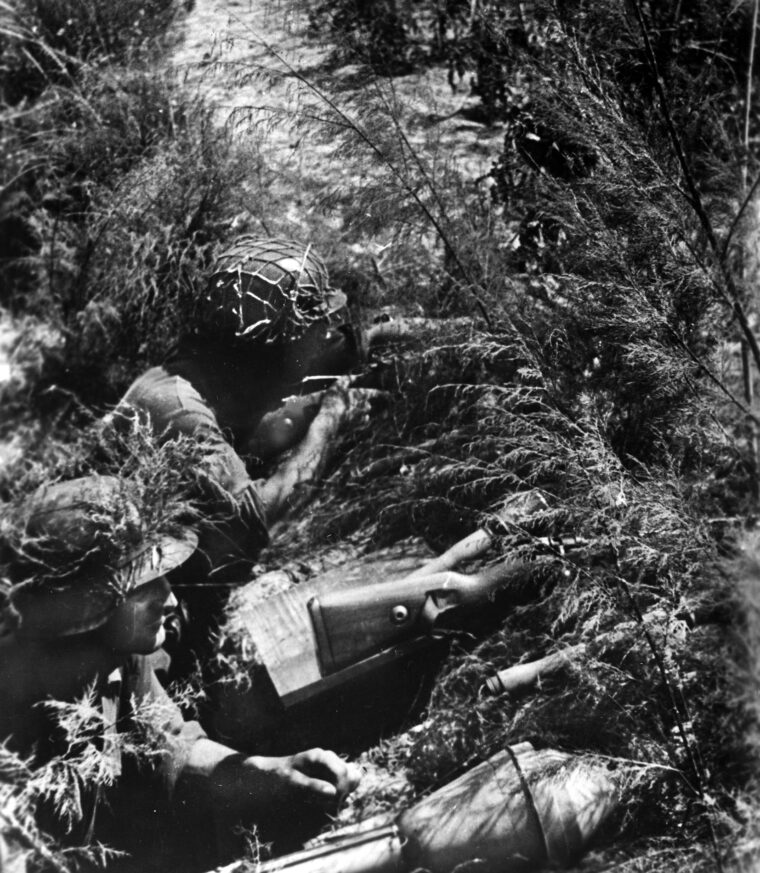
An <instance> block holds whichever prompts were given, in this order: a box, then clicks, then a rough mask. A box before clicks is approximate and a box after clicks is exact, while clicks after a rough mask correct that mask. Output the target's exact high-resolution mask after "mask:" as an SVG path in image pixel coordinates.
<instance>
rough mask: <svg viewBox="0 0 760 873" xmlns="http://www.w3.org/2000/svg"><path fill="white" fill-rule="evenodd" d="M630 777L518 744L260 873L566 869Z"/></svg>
mask: <svg viewBox="0 0 760 873" xmlns="http://www.w3.org/2000/svg"><path fill="white" fill-rule="evenodd" d="M629 776H630V771H629V769H627V768H624V767H622V766H620V765H616V766H615V765H613V766H611V765H610V763H609V762H608V761H606V760H602V759H597V758H579V757H578V756H574V755H568V754H565V753H563V752H557V751H553V750H549V749H544V750H542V751H535V750H534V749H533V747H532V746H531V744H530V743H520V744H519V745H516V746H511V747H508V748H506V749H505V750H504V751H502V752H499V753H498V754H496V755H494V756H493V757H492V758H489V759H488V760H487V761H484V762H483V763H482V764H479V765H478V766H476V767H474V768H473V769H472V770H469V771H468V772H466V773H465V774H464V775H462V776H460V777H459V778H458V779H455V780H454V781H453V782H450V783H449V784H448V785H445V786H444V787H443V788H440V789H438V790H437V791H435V792H434V793H433V794H431V795H429V796H428V797H426V798H424V799H423V800H421V801H419V802H418V803H417V804H416V805H414V806H412V807H411V808H410V809H408V810H406V811H405V812H403V813H402V814H401V815H400V816H398V817H396V818H395V819H391V820H390V821H388V822H385V823H383V824H378V825H377V826H375V827H372V826H368V824H369V823H363V824H362V825H359V826H358V827H355V828H348V829H345V830H343V831H337V832H335V833H333V834H330V835H328V836H327V837H326V838H322V841H321V842H320V843H318V844H316V845H314V844H312V846H311V847H310V848H307V849H305V850H303V851H300V852H296V853H294V854H291V855H285V856H283V857H280V858H276V859H274V860H272V861H266V862H264V863H262V864H260V865H259V866H258V868H257V873H276V871H282V873H409V871H413V870H420V869H424V870H427V871H429V873H451V871H453V870H454V869H456V868H458V867H459V865H462V864H465V865H467V867H466V869H470V867H469V865H468V862H474V866H473V868H472V869H477V870H478V871H479V873H527V871H531V870H539V869H541V868H543V867H545V866H552V867H556V866H566V865H568V864H570V863H573V862H575V861H577V859H578V858H579V857H580V856H581V854H582V853H583V852H584V851H585V850H586V848H587V847H588V846H589V845H590V844H591V843H592V842H593V840H594V838H595V837H596V836H597V835H598V833H599V831H600V829H601V827H602V825H604V824H605V823H606V822H608V821H609V820H610V817H611V816H612V814H613V813H614V812H615V810H616V809H617V808H618V807H619V796H620V793H621V791H622V790H624V788H625V784H624V783H625V781H626V778H627V777H629ZM237 866H238V865H237V864H233V865H230V866H228V867H226V868H224V869H223V871H221V873H236V868H237ZM461 869H465V868H464V867H462V868H461Z"/></svg>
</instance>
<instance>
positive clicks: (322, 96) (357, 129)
mask: <svg viewBox="0 0 760 873" xmlns="http://www.w3.org/2000/svg"><path fill="white" fill-rule="evenodd" d="M246 29H247V30H248V32H249V33H251V34H252V35H253V37H254V38H255V39H256V40H257V41H258V42H259V44H260V45H261V46H263V47H264V48H265V49H266V50H267V51H268V52H269V53H270V54H271V55H272V57H273V58H275V59H276V60H277V61H279V62H280V63H281V64H283V66H285V68H286V69H287V70H288V72H289V73H290V74H291V75H292V76H293V77H294V78H295V79H297V80H298V81H299V82H301V84H302V85H305V86H306V88H308V89H309V90H310V91H311V92H312V93H313V94H314V95H315V96H316V97H317V98H318V99H319V100H321V101H322V102H323V103H324V104H325V105H327V106H329V107H330V109H331V110H332V111H333V112H334V113H335V115H336V116H337V117H338V118H339V119H340V120H341V121H343V123H344V124H346V125H348V127H349V128H350V129H351V130H352V131H353V132H354V133H355V134H356V135H357V136H358V137H359V139H360V140H361V141H362V142H363V143H364V144H365V145H367V146H368V147H369V148H370V149H371V150H372V152H374V154H375V155H376V156H377V157H378V158H379V160H380V161H381V163H382V164H384V165H385V166H386V167H387V168H388V170H390V172H391V174H392V175H393V176H394V178H396V179H397V180H398V182H399V183H400V184H401V187H402V188H403V190H404V191H405V192H406V193H407V194H408V195H409V196H410V197H412V199H413V200H414V201H415V203H416V204H417V206H418V207H419V208H420V210H421V211H422V213H423V214H424V215H425V217H426V218H427V219H428V221H429V222H430V223H431V224H432V226H433V227H434V228H435V231H436V233H437V234H438V236H439V237H440V239H441V241H442V242H443V244H444V245H445V246H446V249H447V251H448V252H449V254H450V255H451V257H452V258H453V259H454V261H455V262H456V265H457V267H458V268H459V270H460V272H461V273H462V276H463V277H464V278H465V279H466V280H467V283H468V286H469V292H470V294H471V295H472V296H473V298H474V299H475V303H476V305H477V307H478V309H479V310H480V314H481V315H482V316H483V318H484V320H485V322H486V324H487V325H488V327H489V329H492V328H493V324H492V322H491V319H490V317H489V314H488V310H487V309H486V306H485V304H484V303H483V301H482V300H481V299H480V297H479V296H478V295H477V294H476V293H475V291H474V290H473V287H474V283H473V282H472V280H471V279H470V276H469V274H468V271H467V269H466V268H465V266H464V264H463V263H462V261H461V259H460V258H459V255H458V253H457V251H456V249H455V247H454V245H453V244H452V242H451V241H450V239H449V237H448V234H447V232H446V231H445V230H444V228H443V226H442V225H441V223H440V221H439V220H438V219H437V218H436V216H435V215H433V213H432V212H431V211H430V209H429V208H428V206H427V205H426V204H425V202H424V201H423V200H422V198H421V197H420V195H419V194H418V193H417V191H415V190H414V187H413V186H412V185H410V183H409V181H408V180H407V179H406V178H405V177H404V174H403V173H402V172H401V171H400V170H399V168H398V167H397V166H396V164H395V163H394V162H393V160H392V159H391V158H390V157H389V156H388V155H387V154H386V153H385V152H384V151H383V150H382V149H381V148H380V147H379V146H378V145H377V143H376V142H375V141H374V140H373V139H372V137H370V136H369V134H368V133H367V132H366V131H365V130H364V129H363V128H362V127H361V126H360V125H359V124H358V123H357V122H356V121H355V120H354V119H353V118H351V116H350V115H348V114H347V113H346V112H345V111H344V110H343V109H341V108H340V106H338V104H337V103H336V102H335V101H334V100H333V99H332V98H331V97H330V96H329V95H327V94H326V93H325V92H324V91H323V90H322V89H321V88H319V87H318V86H317V85H315V84H314V83H313V82H312V81H311V80H310V79H308V78H307V77H306V76H304V75H303V74H302V73H301V72H299V71H298V70H297V69H296V68H295V67H294V66H293V65H292V64H291V63H290V62H289V61H287V60H286V59H285V58H284V57H283V56H282V55H281V54H280V53H279V52H278V51H277V49H275V48H274V47H273V46H272V45H271V44H270V43H269V42H267V41H266V40H265V39H264V38H263V37H261V36H259V34H257V33H256V31H254V30H253V29H252V28H250V27H247V28H246Z"/></svg>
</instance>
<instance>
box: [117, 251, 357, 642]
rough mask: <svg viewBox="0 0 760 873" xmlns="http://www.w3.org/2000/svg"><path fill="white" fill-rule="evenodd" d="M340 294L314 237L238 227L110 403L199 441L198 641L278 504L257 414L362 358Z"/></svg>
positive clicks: (166, 431) (190, 598) (193, 594)
mask: <svg viewBox="0 0 760 873" xmlns="http://www.w3.org/2000/svg"><path fill="white" fill-rule="evenodd" d="M344 304H345V296H344V295H343V294H342V293H341V292H338V291H336V290H334V289H332V288H331V287H330V284H329V279H328V274H327V270H326V268H325V265H324V263H323V261H322V259H321V258H320V257H319V256H318V255H317V254H316V252H315V251H314V250H313V249H312V248H311V246H303V245H300V244H299V243H295V242H292V241H290V240H282V239H273V238H258V237H255V236H242V237H240V238H239V239H238V240H236V242H235V243H234V244H233V245H232V246H231V247H230V248H229V249H228V250H227V251H226V252H224V253H223V254H222V255H221V257H220V258H219V260H218V262H217V264H216V266H215V269H214V272H213V274H212V276H211V278H210V279H209V282H208V285H207V288H206V290H205V293H204V295H203V298H202V301H201V306H200V314H199V317H198V319H197V325H196V327H195V329H194V330H192V331H191V332H189V333H188V334H187V335H186V336H184V337H182V338H180V341H179V344H178V347H177V349H176V350H175V352H174V353H173V354H172V355H171V356H170V357H169V359H168V361H167V362H166V363H165V364H164V365H163V366H160V367H153V368H152V369H150V370H148V371H147V372H146V373H144V374H143V375H142V376H141V377H139V378H138V379H137V380H136V381H135V382H134V383H133V384H132V386H131V387H130V388H129V389H128V391H127V393H126V394H125V396H124V397H123V398H122V400H121V401H120V403H119V404H118V406H117V408H116V410H115V412H114V413H113V414H112V418H113V420H114V421H116V422H122V423H123V422H124V421H125V420H128V419H129V418H130V416H133V415H137V416H138V417H140V418H141V419H143V420H144V421H147V422H149V424H150V426H151V427H152V429H153V431H154V432H155V433H156V434H157V435H159V436H160V437H162V438H171V437H177V436H180V435H189V436H192V437H193V438H194V439H196V440H199V441H200V442H201V443H202V444H203V446H204V451H205V458H204V466H203V469H202V470H200V471H199V473H200V476H201V478H202V480H203V481H202V485H201V487H202V491H203V495H202V496H203V501H204V505H205V506H206V508H207V511H208V515H209V516H211V515H214V516H215V517H216V520H215V521H213V522H212V521H208V522H207V523H206V524H205V525H203V526H201V528H200V532H199V533H200V543H199V548H198V551H197V552H196V555H195V557H194V558H193V560H192V561H191V566H192V572H190V573H188V574H186V575H187V578H185V579H183V580H182V582H183V583H185V584H188V583H189V584H190V585H192V581H191V580H192V579H193V578H194V579H196V580H197V579H202V580H205V582H206V591H205V592H204V591H199V590H198V589H197V588H196V589H195V590H193V591H190V592H188V593H187V596H186V601H187V602H190V611H191V615H192V617H191V620H190V624H191V627H192V625H193V624H194V623H195V624H196V634H195V636H196V640H195V643H194V647H195V648H203V644H202V641H201V640H198V639H197V637H198V633H197V630H198V627H197V626H199V625H200V626H203V633H207V627H206V625H207V623H208V615H209V613H213V612H214V611H216V610H217V609H218V606H219V602H218V601H217V602H215V601H214V599H213V597H214V590H213V589H214V587H215V586H216V587H217V590H223V588H224V586H226V585H229V584H236V583H240V582H243V581H245V578H246V570H247V569H248V568H249V567H250V565H251V564H252V563H253V561H254V560H255V559H256V557H257V555H258V553H259V551H260V550H261V548H262V546H263V545H265V544H266V542H267V539H268V533H267V523H268V522H271V521H272V518H273V516H274V515H275V514H276V513H277V511H278V510H279V508H280V507H279V506H277V505H274V504H275V503H277V500H278V499H279V498H275V497H274V496H272V497H271V498H270V497H268V494H267V491H266V489H264V490H263V491H262V487H261V486H262V482H261V481H260V480H259V481H258V482H254V480H253V479H252V478H251V475H250V473H249V469H248V467H247V465H246V461H247V460H250V459H251V458H250V456H251V455H253V454H258V455H260V456H261V455H266V454H267V451H268V449H267V446H266V445H263V444H262V441H261V440H260V439H257V437H256V434H257V427H258V425H259V423H260V422H261V419H262V417H263V416H264V415H265V413H267V411H268V410H271V409H272V408H274V407H275V406H277V405H278V404H280V403H281V401H282V399H283V397H286V396H289V395H293V394H296V393H298V392H300V391H301V390H302V389H303V387H304V386H305V385H306V386H310V387H309V390H310V391H316V390H317V389H318V388H319V387H324V386H325V385H326V384H329V377H331V376H333V377H334V376H335V375H336V374H340V373H344V372H347V371H349V370H350V369H351V368H352V367H354V366H355V365H356V364H357V363H358V362H359V360H360V357H361V356H360V353H359V348H358V342H357V341H355V340H354V338H353V334H352V332H351V331H350V330H349V329H348V328H347V327H346V326H345V325H344V326H336V325H335V324H334V322H335V321H336V319H337V318H338V317H339V312H340V310H341V309H342V308H343V306H344ZM318 377H322V378H321V379H320V378H318ZM324 377H328V380H327V381H325V378H324ZM312 405H313V404H312ZM296 406H297V405H296ZM297 408H298V411H299V412H300V413H301V414H309V415H311V417H313V415H314V414H315V412H316V409H315V408H311V407H310V411H305V410H304V409H302V408H300V407H297ZM284 420H285V421H287V419H284ZM264 442H266V440H265V441H264ZM269 449H270V450H271V451H277V448H276V447H275V448H272V447H271V446H270V447H269Z"/></svg>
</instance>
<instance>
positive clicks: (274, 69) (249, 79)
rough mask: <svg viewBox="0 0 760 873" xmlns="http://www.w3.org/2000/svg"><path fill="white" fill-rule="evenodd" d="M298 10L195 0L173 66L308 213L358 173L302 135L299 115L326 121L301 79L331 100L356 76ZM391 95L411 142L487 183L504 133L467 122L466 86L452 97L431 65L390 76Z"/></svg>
mask: <svg viewBox="0 0 760 873" xmlns="http://www.w3.org/2000/svg"><path fill="white" fill-rule="evenodd" d="M304 5H305V4H301V3H298V2H297V0H227V2H222V0H196V3H195V5H194V7H193V9H192V10H191V11H190V12H189V13H188V15H187V17H186V19H185V20H184V21H183V22H182V24H181V25H180V28H181V32H180V39H179V40H178V43H177V45H176V46H175V48H174V50H173V53H172V57H171V63H172V64H173V66H174V67H175V68H177V69H179V70H181V71H183V72H184V74H185V75H186V76H187V78H188V80H190V81H193V82H195V83H197V85H198V87H199V89H200V90H201V92H202V93H203V94H204V95H205V96H206V97H207V98H209V99H210V100H211V101H212V102H213V103H214V105H215V106H216V107H217V112H218V118H219V120H220V122H228V123H230V122H231V123H233V124H236V130H237V131H238V132H242V133H247V134H248V135H249V136H250V134H251V132H252V131H255V139H256V148H257V153H258V156H259V158H260V160H262V161H263V162H264V163H265V164H266V165H267V166H268V168H269V169H271V168H275V167H276V168H277V170H278V175H279V176H280V177H281V178H282V179H283V180H287V182H284V181H283V184H290V185H291V186H292V189H293V190H292V192H291V193H292V200H293V201H295V202H299V203H300V205H301V206H303V205H306V206H307V207H308V204H303V203H302V202H301V201H302V200H303V198H304V196H307V195H308V191H309V190H312V189H313V187H314V186H315V185H317V186H319V185H324V184H331V185H333V186H335V185H340V183H341V179H342V178H343V179H344V181H349V179H348V177H346V174H355V173H356V167H355V166H354V167H351V166H346V165H345V164H344V163H343V162H341V161H340V160H338V159H336V155H335V152H334V149H333V147H332V146H331V144H330V142H329V140H328V141H327V142H317V141H315V140H314V139H313V138H309V137H308V136H304V134H303V130H302V129H299V127H298V125H297V122H298V121H299V119H303V117H304V115H305V114H307V113H309V112H311V113H320V114H321V115H323V116H324V115H325V114H326V113H325V105H324V103H323V101H322V100H321V99H320V97H319V96H317V95H316V94H315V92H314V91H312V90H310V88H309V87H308V85H306V84H305V82H311V83H319V86H320V87H321V88H322V89H324V90H325V91H326V92H328V93H330V92H333V91H334V89H335V88H336V87H340V88H341V89H342V91H343V93H344V94H345V93H346V89H348V90H350V89H351V87H352V86H351V82H352V79H353V77H354V76H355V74H356V72H357V70H356V68H355V67H350V66H343V67H336V66H335V65H334V64H332V58H333V56H334V46H331V45H329V44H325V42H323V41H321V40H320V41H318V40H317V39H316V38H315V37H314V35H312V34H310V33H309V21H308V16H307V14H306V12H305V11H304ZM388 84H389V83H388ZM378 86H380V87H382V82H380V83H378ZM392 89H393V93H394V96H395V99H397V100H398V102H399V103H400V104H402V105H404V106H405V107H406V108H408V109H411V110H412V112H411V113H410V115H409V118H411V119H412V120H411V123H410V124H411V126H410V129H409V130H408V131H407V133H408V135H409V138H410V140H411V142H412V143H414V144H415V145H418V146H419V147H420V148H423V147H427V148H430V145H431V143H432V142H433V141H435V148H436V150H437V153H438V154H439V155H441V156H442V159H445V161H446V162H447V164H448V165H449V166H450V167H451V166H453V167H455V169H456V171H457V172H458V173H459V174H461V176H462V178H463V179H465V180H468V181H473V180H478V179H484V178H485V177H486V175H487V173H488V171H489V169H490V167H491V165H492V163H493V161H494V160H495V158H496V156H497V155H498V152H499V149H500V146H501V141H502V137H503V131H501V130H500V129H499V128H498V127H486V126H484V125H482V124H479V123H477V122H474V121H471V120H468V119H467V118H466V117H464V115H463V113H462V110H466V109H467V108H468V107H471V106H473V105H475V103H476V99H475V98H474V97H472V96H471V95H470V94H469V93H468V90H469V88H468V86H463V87H462V88H460V89H459V90H458V91H457V92H454V91H452V89H451V87H450V85H449V83H448V81H447V75H446V71H445V69H443V68H437V69H436V68H431V69H429V70H426V71H423V72H420V73H414V74H411V75H408V76H403V77H398V78H395V79H394V80H393V83H392ZM354 93H356V91H355V92H354ZM351 181H354V179H353V178H352V179H351Z"/></svg>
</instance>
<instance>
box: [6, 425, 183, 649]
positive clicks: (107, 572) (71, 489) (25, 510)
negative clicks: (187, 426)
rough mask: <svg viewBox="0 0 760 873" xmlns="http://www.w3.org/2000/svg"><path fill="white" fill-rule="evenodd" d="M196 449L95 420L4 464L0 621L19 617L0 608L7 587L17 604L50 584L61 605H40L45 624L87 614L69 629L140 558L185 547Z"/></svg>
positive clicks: (122, 581) (129, 583)
mask: <svg viewBox="0 0 760 873" xmlns="http://www.w3.org/2000/svg"><path fill="white" fill-rule="evenodd" d="M199 454H200V453H199V449H198V446H196V445H194V444H192V443H191V441H189V440H186V439H182V440H176V441H173V440H170V441H168V442H167V443H165V444H163V445H160V444H158V442H157V441H156V440H155V439H154V437H153V435H152V434H151V433H150V432H149V431H148V429H147V428H145V427H142V426H140V425H139V424H136V425H135V427H134V428H133V429H132V430H131V431H130V432H129V433H126V434H122V433H118V432H116V431H115V430H114V429H113V428H109V427H105V428H104V427H101V426H97V425H95V426H93V427H92V428H88V429H86V430H85V431H84V432H82V433H81V434H80V437H79V439H78V440H77V441H76V443H75V444H74V445H71V446H68V447H67V451H66V452H61V453H60V455H56V454H55V453H49V456H46V457H45V458H44V463H43V462H42V461H41V459H40V458H37V457H34V456H32V457H26V458H22V459H20V460H19V461H18V463H16V464H15V465H13V469H12V471H11V472H12V473H13V480H14V487H13V490H10V489H8V490H7V492H6V494H5V495H4V496H6V498H7V499H6V501H5V502H3V503H0V580H2V582H1V583H0V608H2V607H3V606H4V607H5V608H4V610H3V622H4V624H5V627H6V629H8V630H12V629H14V627H16V626H17V625H18V622H19V619H20V616H19V615H18V614H17V613H16V614H14V610H13V609H11V608H9V604H10V599H9V595H10V594H11V592H12V591H14V592H15V593H14V595H13V597H14V599H16V600H17V599H18V594H19V591H23V592H25V593H24V598H25V603H27V604H30V603H31V600H32V598H33V597H36V596H37V595H40V596H41V599H44V597H42V595H46V596H47V595H51V594H54V595H55V597H54V599H55V601H56V603H60V604H64V605H66V606H67V612H68V617H66V616H65V615H64V614H63V613H64V610H63V608H62V607H58V608H57V610H56V609H53V608H51V609H49V610H47V609H46V610H45V612H46V614H47V615H48V618H49V620H50V621H49V625H50V628H51V629H52V623H53V622H54V621H57V619H58V618H61V621H62V622H63V624H65V625H67V627H66V628H65V629H64V628H62V629H61V630H60V631H59V632H61V633H66V634H68V633H74V632H77V627H76V626H77V625H79V624H80V622H79V621H78V620H75V616H76V613H77V611H81V610H86V611H87V612H88V613H91V614H90V615H89V618H87V619H86V620H84V621H83V622H81V624H82V626H81V627H79V630H82V631H83V630H86V629H87V628H86V627H85V625H89V627H94V626H95V625H94V624H91V623H90V621H91V620H95V619H96V617H97V614H98V606H97V605H98V603H99V604H100V607H101V608H102V610H104V611H105V610H108V609H110V608H112V606H113V605H114V604H115V603H116V602H118V601H119V600H120V599H121V598H122V597H123V596H124V595H125V594H127V593H128V592H129V590H130V589H131V587H134V586H135V585H136V584H141V579H140V578H138V574H137V571H138V570H139V571H140V573H142V570H144V569H145V567H146V562H147V563H155V560H157V564H156V566H158V567H159V569H160V568H162V567H164V565H166V563H167V560H168V559H170V558H171V557H172V550H173V549H174V552H175V553H176V548H175V546H176V544H177V543H179V544H181V545H182V549H183V551H186V550H187V548H188V547H189V546H187V545H185V544H186V543H187V542H188V537H190V538H192V535H191V534H188V529H192V527H193V525H194V524H195V522H196V521H197V510H196V508H195V506H194V502H193V494H194V489H195V487H196V480H197V468H198V463H199ZM82 483H84V485H82ZM175 558H176V555H175ZM154 559H155V560H154ZM166 569H168V567H166ZM162 572H164V570H162ZM144 577H145V574H144V573H142V581H146V579H145V578H144ZM92 610H94V612H92ZM35 611H36V610H35ZM58 613H60V615H59V614H58ZM41 615H42V612H40V613H39V615H38V617H40V621H41V620H42V619H41ZM45 622H46V625H47V624H48V621H47V619H46V620H45ZM72 622H73V624H72ZM27 626H28V627H29V626H30V625H29V624H28V625H27Z"/></svg>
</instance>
